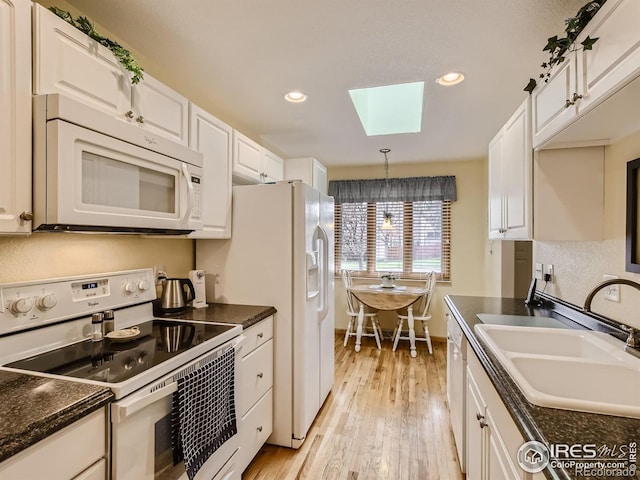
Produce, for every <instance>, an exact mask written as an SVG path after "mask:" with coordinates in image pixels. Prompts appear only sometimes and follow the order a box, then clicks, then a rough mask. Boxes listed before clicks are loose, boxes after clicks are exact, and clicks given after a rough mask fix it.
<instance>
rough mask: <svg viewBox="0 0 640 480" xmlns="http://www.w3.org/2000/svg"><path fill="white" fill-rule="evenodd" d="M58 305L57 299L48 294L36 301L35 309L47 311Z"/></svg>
mask: <svg viewBox="0 0 640 480" xmlns="http://www.w3.org/2000/svg"><path fill="white" fill-rule="evenodd" d="M57 304H58V299H57V298H56V296H55V295H54V294H53V293H48V294H46V295H42V296H41V297H38V299H37V300H36V307H38V310H49V309H51V308H53V307H55V306H56V305H57Z"/></svg>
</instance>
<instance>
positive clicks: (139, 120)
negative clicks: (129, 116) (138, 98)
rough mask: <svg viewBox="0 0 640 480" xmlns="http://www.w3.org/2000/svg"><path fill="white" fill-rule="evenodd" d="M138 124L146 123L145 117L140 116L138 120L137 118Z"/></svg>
mask: <svg viewBox="0 0 640 480" xmlns="http://www.w3.org/2000/svg"><path fill="white" fill-rule="evenodd" d="M136 122H138V123H144V117H143V116H142V115H140V116H139V117H138V118H136Z"/></svg>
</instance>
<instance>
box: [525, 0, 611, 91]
mask: <svg viewBox="0 0 640 480" xmlns="http://www.w3.org/2000/svg"><path fill="white" fill-rule="evenodd" d="M606 1H607V0H592V1H590V2H588V3H587V4H586V5H584V6H583V7H582V8H581V9H580V10H578V13H576V15H575V17H569V18H567V19H566V20H565V21H564V23H565V29H564V31H565V33H566V37H561V38H558V36H557V35H554V36H553V37H550V38H549V39H547V45H546V46H545V47H544V48H543V49H542V51H543V52H549V60H548V61H546V62H544V63H543V64H542V65H541V67H542V68H544V69H545V71H544V72H543V73H541V74H540V78H541V79H544V82H545V83H547V82H548V81H549V78H550V77H551V70H552V69H553V67H555V66H557V65H559V64H561V63H562V62H564V61H565V59H566V56H567V53H571V52H576V51H578V50H580V48H582V49H583V50H592V49H593V45H594V44H595V43H596V42H597V41H598V39H597V38H591V37H589V36H587V38H585V39H584V40H583V41H582V42H580V46H577V45H576V39H577V38H578V35H580V32H582V30H584V27H586V26H587V24H588V23H589V21H590V20H591V19H592V18H593V16H594V15H595V14H596V13H597V12H598V10H600V7H602V5H604V4H605V2H606ZM536 85H537V82H536V80H535V79H534V78H530V79H529V83H528V84H527V86H526V87H525V88H524V91H525V92H529V93H531V92H533V90H534V89H535V88H536Z"/></svg>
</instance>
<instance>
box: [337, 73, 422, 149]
mask: <svg viewBox="0 0 640 480" xmlns="http://www.w3.org/2000/svg"><path fill="white" fill-rule="evenodd" d="M423 93H424V82H414V83H402V84H399V85H386V86H382V87H372V88H358V89H354V90H349V95H351V101H352V102H353V106H354V107H355V108H356V112H358V117H360V122H361V123H362V127H363V128H364V131H365V133H366V134H367V136H368V137H371V136H374V135H392V134H394V133H416V132H419V131H420V130H421V129H422V104H423Z"/></svg>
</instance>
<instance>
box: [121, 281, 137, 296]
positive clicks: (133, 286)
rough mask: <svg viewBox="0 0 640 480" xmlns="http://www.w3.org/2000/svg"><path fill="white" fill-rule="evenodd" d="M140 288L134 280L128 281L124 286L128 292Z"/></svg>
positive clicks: (133, 291)
mask: <svg viewBox="0 0 640 480" xmlns="http://www.w3.org/2000/svg"><path fill="white" fill-rule="evenodd" d="M137 290H138V286H137V285H136V284H135V283H133V282H127V283H126V284H125V286H124V291H125V292H126V293H135V292H136V291H137Z"/></svg>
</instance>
